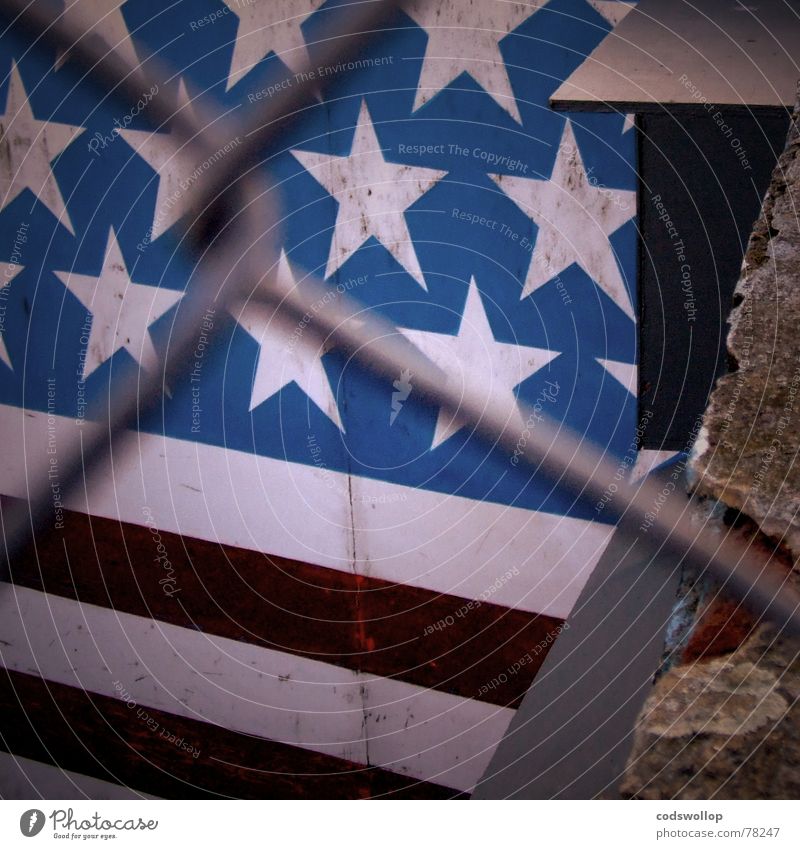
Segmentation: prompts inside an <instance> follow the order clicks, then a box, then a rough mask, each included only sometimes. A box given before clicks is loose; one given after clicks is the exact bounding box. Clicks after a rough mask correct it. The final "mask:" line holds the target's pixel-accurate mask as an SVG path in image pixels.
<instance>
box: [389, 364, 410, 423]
mask: <svg viewBox="0 0 800 849" xmlns="http://www.w3.org/2000/svg"><path fill="white" fill-rule="evenodd" d="M413 376H414V375H412V374H411V372H410V371H409V370H408V369H403V373H402V374H401V375H400V379H399V380H395V382H394V383H393V384H392V386H394V388H395V391H394V392H392V413H391V415H390V416H389V426H391V425H393V424H394V420H395V419H396V418H397V416H398V415H399V413H400V410H402V409H403V402H405V401H407V400H408V396H409V395H410V394H411V390H412V389H413V388H414V387H413V386H412V385H411V378H412V377H413Z"/></svg>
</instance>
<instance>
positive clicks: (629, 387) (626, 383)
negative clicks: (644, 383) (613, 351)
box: [597, 357, 639, 398]
mask: <svg viewBox="0 0 800 849" xmlns="http://www.w3.org/2000/svg"><path fill="white" fill-rule="evenodd" d="M597 362H598V363H600V365H601V366H602V367H603V368H604V369H605V370H606V371H607V372H608V373H609V374H610V375H611V377H613V378H614V380H616V381H617V383H619V384H621V385H622V386H623V388H624V389H625V390H626V391H627V392H629V393H630V394H631V395H633V397H634V398H635V397H636V395H637V391H636V390H637V377H638V374H639V371H638V369H637V367H636V363H621V362H619V361H618V360H602V359H600V357H597Z"/></svg>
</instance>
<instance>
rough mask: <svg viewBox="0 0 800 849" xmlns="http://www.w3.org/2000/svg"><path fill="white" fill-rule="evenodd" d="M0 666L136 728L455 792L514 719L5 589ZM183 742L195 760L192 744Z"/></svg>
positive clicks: (467, 785)
mask: <svg viewBox="0 0 800 849" xmlns="http://www.w3.org/2000/svg"><path fill="white" fill-rule="evenodd" d="M265 615H268V614H267V613H266V611H265ZM0 659H2V663H3V665H4V666H6V667H7V668H9V669H14V670H17V671H19V672H25V673H31V674H36V675H41V676H42V677H44V678H46V679H49V680H51V681H55V682H58V683H61V684H67V685H69V686H72V687H81V688H84V689H86V690H90V691H91V692H94V693H99V694H102V695H105V696H113V697H116V698H122V699H123V700H125V701H129V705H130V709H131V711H132V712H134V714H135V715H137V716H139V718H140V719H141V721H142V722H147V716H146V715H144V714H145V713H146V708H156V709H158V710H163V711H167V712H168V713H172V714H177V715H179V716H184V717H189V718H192V719H199V720H203V721H206V722H211V723H214V724H217V725H220V726H222V727H223V728H229V729H231V730H234V731H240V732H245V733H249V734H255V735H258V736H261V737H266V738H269V739H271V740H278V741H281V742H284V743H288V744H290V745H294V746H300V747H303V748H306V749H312V750H314V751H318V752H324V753H326V754H329V755H334V756H336V757H340V758H346V759H348V760H351V761H355V762H356V763H362V764H367V763H369V764H371V765H373V766H380V767H383V768H386V769H390V770H393V771H395V772H400V773H402V774H404V775H408V776H411V777H413V778H417V779H424V780H429V781H435V782H437V783H440V784H444V785H446V786H448V787H453V788H455V789H457V790H463V791H468V790H470V789H471V788H472V786H473V785H474V783H475V782H476V781H477V780H478V778H479V777H480V776H481V775H482V773H483V771H484V769H485V768H486V766H487V764H488V762H489V759H490V758H491V755H492V753H493V752H494V749H495V748H496V746H497V743H498V742H499V741H500V738H501V737H502V735H503V733H504V732H505V730H506V728H507V727H508V724H509V722H510V720H511V716H512V715H513V711H512V710H509V709H507V708H499V707H496V706H494V705H489V704H485V703H482V702H478V701H475V700H471V699H463V698H460V697H457V696H453V695H450V694H448V693H442V692H437V691H435V690H426V689H424V688H423V687H417V686H415V685H413V684H407V683H404V682H402V681H394V680H390V679H387V678H376V677H371V676H369V675H365V674H362V673H358V672H353V671H350V670H347V669H343V668H341V667H337V666H333V665H331V664H327V663H321V662H319V661H315V660H307V659H304V658H300V657H295V656H293V655H289V654H284V653H283V652H277V651H273V650H270V649H264V648H259V647H257V646H253V645H248V644H246V643H239V642H236V641H234V640H230V639H227V638H224V637H216V636H210V635H207V634H203V633H200V632H198V631H192V630H190V629H187V628H180V627H177V626H175V625H167V624H164V623H162V622H156V621H154V620H151V619H147V618H144V617H141V616H133V615H131V614H127V613H118V612H117V611H114V610H109V609H107V608H103V607H97V606H96V605H90V604H81V603H79V602H76V601H72V600H70V599H65V598H61V597H58V596H53V595H48V594H45V593H41V592H38V591H36V590H30V589H26V588H16V587H11V586H5V587H2V592H0ZM140 712H142V715H140ZM166 732H167V733H174V731H170V729H166ZM154 733H156V732H154ZM185 742H186V744H187V745H191V746H193V747H195V748H197V747H199V748H200V751H201V753H202V750H203V745H204V744H203V740H186V741H185Z"/></svg>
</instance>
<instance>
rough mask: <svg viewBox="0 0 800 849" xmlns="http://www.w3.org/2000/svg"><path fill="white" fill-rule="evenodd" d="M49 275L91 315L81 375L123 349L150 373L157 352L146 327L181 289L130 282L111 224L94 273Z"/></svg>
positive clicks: (155, 365) (162, 312) (177, 299)
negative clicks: (176, 290) (103, 249)
mask: <svg viewBox="0 0 800 849" xmlns="http://www.w3.org/2000/svg"><path fill="white" fill-rule="evenodd" d="M55 274H56V276H57V277H58V279H59V280H61V282H62V283H63V284H64V285H65V286H66V287H67V289H69V291H70V292H71V293H72V294H73V295H74V296H75V297H76V298H77V299H78V300H79V301H80V302H81V303H82V304H83V306H84V307H86V309H87V310H89V312H91V314H92V328H91V330H90V332H89V344H88V346H87V350H86V359H85V360H84V364H83V378H84V379H85V378H87V377H88V376H89V375H90V374H91V373H92V372H93V371H94V370H95V369H97V368H99V366H101V365H102V364H103V363H104V362H105V361H106V360H108V359H110V358H111V357H112V356H113V355H114V354H115V353H116V352H117V351H118V350H119V349H120V348H125V350H127V352H128V353H129V354H130V355H131V356H132V357H133V358H134V360H136V362H137V363H139V365H140V366H141V367H142V368H143V369H145V370H147V371H153V370H154V369H155V368H156V367H157V365H158V354H157V353H156V349H155V347H154V345H153V340H152V339H151V338H150V325H151V324H152V323H153V322H154V321H157V320H158V319H159V318H161V316H162V315H164V313H165V312H167V310H169V309H170V308H171V307H173V306H174V305H175V304H177V303H178V301H179V300H180V299H181V298H182V297H183V293H182V292H175V291H172V290H171V289H159V288H158V287H156V286H144V285H141V284H139V283H134V282H133V281H132V280H131V278H130V277H129V276H128V270H127V268H126V267H125V260H124V259H123V257H122V252H121V251H120V249H119V244H118V243H117V237H116V236H115V234H114V229H113V228H111V230H110V232H109V234H108V244H107V245H106V253H105V257H104V259H103V270H102V271H101V272H100V275H99V276H98V277H93V276H91V275H88V274H73V273H71V272H68V271H56V272H55Z"/></svg>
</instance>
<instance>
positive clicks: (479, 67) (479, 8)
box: [404, 0, 545, 124]
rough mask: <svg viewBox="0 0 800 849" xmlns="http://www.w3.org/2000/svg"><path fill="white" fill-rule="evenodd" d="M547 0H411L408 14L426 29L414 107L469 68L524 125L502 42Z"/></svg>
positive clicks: (407, 8)
mask: <svg viewBox="0 0 800 849" xmlns="http://www.w3.org/2000/svg"><path fill="white" fill-rule="evenodd" d="M544 2H545V0H529V2H527V3H508V2H503V3H494V2H490V1H489V0H448V2H447V3H446V4H444V3H437V2H430V1H429V0H411V2H410V3H407V4H406V5H405V6H404V8H405V10H406V12H408V14H409V15H410V16H411V17H412V18H413V19H414V21H416V23H417V24H419V25H420V26H421V27H422V28H423V29H424V30H425V31H426V32H427V33H428V44H427V46H426V48H425V57H424V58H423V60H422V70H421V71H420V76H419V84H418V87H417V93H416V96H415V98H414V109H415V110H416V109H419V108H420V106H422V105H424V104H425V103H427V101H428V100H430V99H431V98H432V97H433V96H434V95H435V94H437V93H438V92H440V91H441V90H442V89H443V88H445V87H446V86H448V85H450V83H451V82H453V80H455V79H457V78H458V77H459V76H460V75H461V74H462V73H465V72H466V73H468V74H469V75H470V76H471V77H472V78H473V79H474V80H475V81H476V82H477V83H478V85H480V86H481V87H482V88H483V89H484V90H485V91H486V92H487V94H489V95H491V96H492V97H493V98H494V99H495V100H496V101H497V103H498V104H499V105H500V106H501V107H502V108H503V109H505V110H506V112H508V114H509V115H511V117H512V118H513V119H514V120H515V121H517V122H518V123H520V124H521V123H522V117H521V116H520V114H519V108H518V107H517V101H516V99H515V97H514V91H513V89H512V88H511V80H510V79H509V78H508V71H507V70H506V66H505V62H504V61H503V56H502V54H501V53H500V44H499V43H500V41H502V39H504V38H505V37H506V36H507V35H508V34H509V33H510V32H512V31H513V30H515V29H516V28H517V27H518V26H519V25H520V24H521V23H522V22H523V21H524V20H525V19H526V18H529V17H530V16H531V15H532V14H533V13H534V12H535V11H536V10H537V9H538V8H539V7H540V6H541V5H543V3H544Z"/></svg>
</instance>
